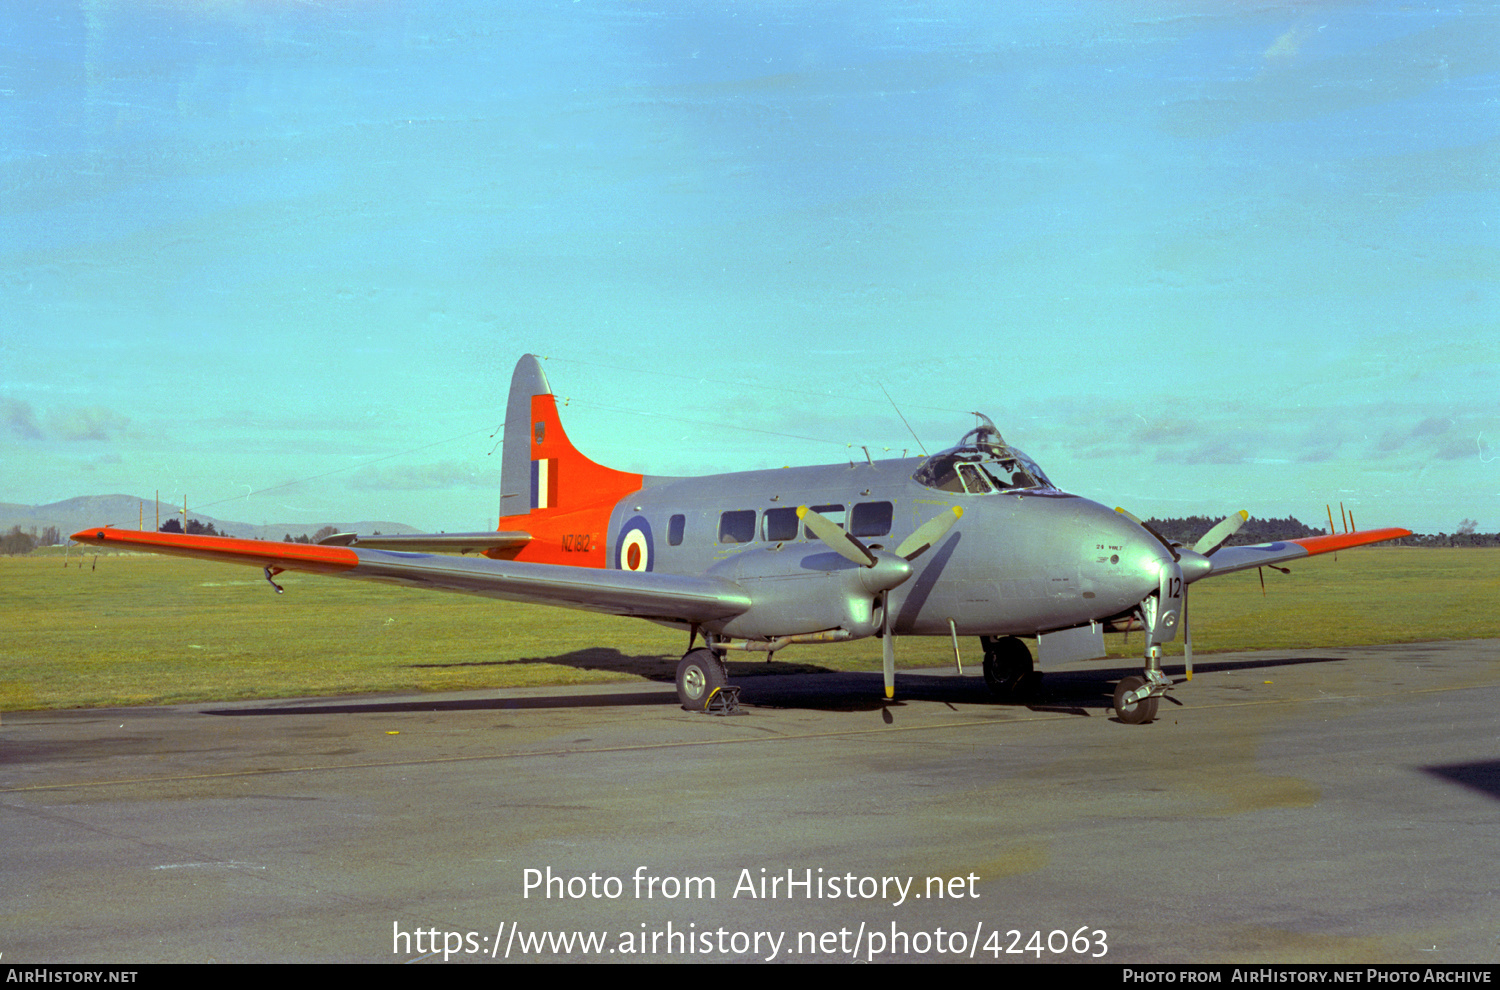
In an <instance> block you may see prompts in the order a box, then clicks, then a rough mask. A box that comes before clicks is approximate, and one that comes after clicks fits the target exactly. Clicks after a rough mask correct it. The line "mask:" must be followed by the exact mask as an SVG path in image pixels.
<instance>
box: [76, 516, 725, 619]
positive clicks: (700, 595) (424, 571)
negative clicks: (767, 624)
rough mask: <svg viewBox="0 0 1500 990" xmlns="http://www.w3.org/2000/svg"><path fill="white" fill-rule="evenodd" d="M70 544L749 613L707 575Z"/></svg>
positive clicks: (632, 609)
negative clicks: (694, 575) (690, 575)
mask: <svg viewBox="0 0 1500 990" xmlns="http://www.w3.org/2000/svg"><path fill="white" fill-rule="evenodd" d="M491 535H493V534H491ZM73 539H74V540H75V541H77V542H79V543H87V544H92V545H94V546H104V547H117V548H119V549H122V550H142V551H146V552H149V553H164V554H171V555H174V556H180V557H199V558H203V559H206V560H220V561H225V562H228V563H235V564H250V565H253V566H256V567H264V568H267V569H268V576H270V575H271V574H274V573H276V572H278V571H308V572H312V573H315V574H328V575H333V576H336V577H346V578H355V579H360V580H366V581H381V582H385V583H387V584H402V585H406V586H408V587H413V588H430V589H433V590H439V591H457V592H461V593H463V594H469V595H480V596H482V597H485V598H499V599H503V600H505V601H513V602H530V603H533V604H538V605H560V606H563V607H566V608H578V609H583V610H585V611H590V612H602V613H605V614H609V615H627V616H633V617H636V618H643V619H660V620H664V621H668V622H684V623H693V622H707V621H712V620H716V619H726V618H730V617H732V616H735V615H738V614H740V613H741V612H744V611H745V610H747V609H748V608H749V607H750V596H749V595H748V594H747V593H746V592H745V589H744V588H742V587H741V586H740V585H738V584H736V583H735V582H733V581H727V580H724V579H722V578H713V577H689V576H685V575H678V574H658V573H655V572H652V571H647V572H637V571H616V570H604V569H601V568H595V567H565V566H561V565H557V564H528V563H520V562H517V561H511V560H491V559H489V558H488V557H480V558H470V557H452V556H437V555H434V554H425V553H402V552H399V551H394V550H374V549H367V548H362V547H342V546H324V545H321V544H305V543H274V542H271V541H270V540H239V539H233V538H230V537H221V536H183V535H180V534H177V533H150V532H142V531H137V530H131V529H114V528H112V527H109V526H96V527H92V528H90V529H85V530H80V531H79V532H77V533H74V534H73Z"/></svg>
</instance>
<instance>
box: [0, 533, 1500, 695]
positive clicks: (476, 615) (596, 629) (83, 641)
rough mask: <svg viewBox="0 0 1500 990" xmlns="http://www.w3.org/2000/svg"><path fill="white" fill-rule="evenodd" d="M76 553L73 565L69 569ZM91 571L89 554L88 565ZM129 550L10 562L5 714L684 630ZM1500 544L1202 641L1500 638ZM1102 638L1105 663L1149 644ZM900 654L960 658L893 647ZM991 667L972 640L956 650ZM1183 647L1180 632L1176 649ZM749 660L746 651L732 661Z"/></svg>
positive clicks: (1287, 601) (738, 669)
mask: <svg viewBox="0 0 1500 990" xmlns="http://www.w3.org/2000/svg"><path fill="white" fill-rule="evenodd" d="M65 561H66V563H67V566H64V564H65ZM80 564H82V566H81V567H80V566H79V565H80ZM277 580H278V581H279V582H280V583H281V584H282V585H284V586H285V587H286V593H285V594H284V595H277V594H275V593H274V592H273V591H272V590H271V587H270V586H269V585H268V584H266V582H265V581H264V580H263V579H262V578H261V576H260V574H259V572H258V571H257V570H255V569H253V568H249V567H236V566H233V565H228V564H218V563H209V562H200V561H191V560H182V559H176V558H170V557H155V556H150V555H136V554H113V555H101V556H99V557H97V558H95V557H94V556H93V555H92V554H90V553H88V552H87V551H85V552H82V553H80V552H79V551H77V550H76V549H75V550H74V552H73V553H72V554H71V556H70V557H68V558H65V557H63V556H62V554H60V553H59V554H57V555H50V554H42V553H38V554H33V555H31V556H27V557H5V558H0V629H3V642H0V710H3V711H16V710H25V709H36V708H86V707H96V706H106V705H155V704H171V703H176V702H188V701H208V700H230V699H237V698H274V697H299V696H305V695H329V694H361V693H369V692H384V691H453V690H466V689H472V688H492V687H513V686H523V685H544V684H577V683H584V682H597V681H611V680H632V679H641V678H645V679H650V680H657V681H666V682H670V681H671V680H672V678H673V673H674V671H675V668H676V664H677V660H678V658H679V657H680V656H681V654H682V652H683V650H684V648H685V646H686V638H687V637H686V635H685V634H684V633H681V632H678V631H675V630H671V629H666V628H662V627H659V626H656V625H653V624H650V623H646V622H640V621H638V620H629V619H616V618H613V617H608V616H596V615H591V614H588V613H584V612H576V611H568V610H563V609H553V608H543V607H539V606H530V605H514V604H509V603H506V602H495V601H489V600H486V599H481V598H470V597H467V596H463V595H449V594H432V593H422V592H417V591H410V590H406V589H402V588H392V587H387V586H384V585H379V584H372V583H367V582H360V581H348V580H341V579H337V578H322V577H313V576H299V575H295V574H282V575H280V576H279V577H278V579H277ZM1497 603H1500V550H1497V549H1459V550H1440V549H1409V548H1383V547H1372V548H1365V549H1360V550H1353V551H1345V552H1343V553H1340V554H1338V555H1337V559H1334V558H1333V557H1332V556H1323V557H1318V558H1315V559H1312V560H1308V561H1303V562H1300V563H1295V564H1293V565H1292V573H1291V574H1290V575H1282V574H1278V573H1276V572H1274V571H1270V570H1268V571H1267V572H1266V593H1265V595H1264V596H1263V595H1262V594H1261V588H1260V582H1259V580H1258V578H1257V576H1256V572H1254V571H1249V572H1245V573H1241V574H1232V575H1228V576H1226V577H1223V578H1218V579H1214V580H1210V581H1205V582H1202V583H1200V584H1196V585H1194V586H1193V590H1192V593H1191V605H1192V619H1193V646H1194V650H1195V652H1196V653H1199V654H1202V653H1208V652H1214V651H1229V650H1275V649H1296V648H1316V647H1336V646H1357V645H1366V644H1371V643H1401V642H1422V641H1426V640H1436V639H1471V638H1494V637H1500V608H1497V607H1496V605H1497ZM1122 639H1123V638H1122V637H1120V636H1110V637H1108V640H1109V646H1110V653H1111V656H1116V657H1138V656H1139V655H1140V653H1141V647H1142V640H1141V635H1140V634H1139V633H1136V634H1134V635H1133V636H1131V637H1130V640H1129V642H1128V643H1126V642H1122ZM898 644H899V645H898V651H897V653H898V658H899V660H900V665H901V666H904V667H929V666H941V665H948V664H951V663H952V662H953V653H952V647H951V645H950V643H949V641H948V640H947V639H946V638H907V639H901V640H899V641H898ZM960 646H961V649H962V650H963V651H964V661H965V665H966V669H967V670H969V671H970V672H972V673H977V672H978V663H979V660H980V653H979V649H978V645H977V643H975V642H974V641H973V640H972V639H967V640H963V641H961V643H960ZM1171 652H1174V653H1180V652H1181V646H1180V643H1173V644H1171ZM740 656H747V657H748V659H744V660H739V659H736V658H737V657H740ZM879 668H880V642H879V640H874V639H871V640H864V641H861V642H856V643H843V644H835V645H830V646H805V647H792V648H789V649H787V650H785V651H783V652H782V653H781V654H779V656H778V660H777V661H776V662H775V663H773V664H766V663H765V662H764V661H763V660H762V659H760V655H757V654H748V655H741V654H731V655H730V671H731V674H732V675H733V676H735V677H737V678H743V677H746V676H750V675H753V674H756V673H760V672H763V671H764V672H771V673H787V672H792V671H797V670H804V671H816V670H878V669H879Z"/></svg>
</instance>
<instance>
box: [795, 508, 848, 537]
mask: <svg viewBox="0 0 1500 990" xmlns="http://www.w3.org/2000/svg"><path fill="white" fill-rule="evenodd" d="M812 510H813V511H814V512H816V513H817V514H818V515H820V516H822V517H823V518H825V519H827V520H828V521H830V522H832V523H834V524H835V525H837V526H838V527H839V528H840V529H842V528H843V526H844V507H843V506H842V505H815V506H813V507H812ZM804 529H805V530H806V531H805V532H804V533H803V535H804V536H805V537H807V538H808V539H809V540H816V539H817V538H818V537H817V534H816V533H814V532H813V531H812V530H810V529H806V527H804Z"/></svg>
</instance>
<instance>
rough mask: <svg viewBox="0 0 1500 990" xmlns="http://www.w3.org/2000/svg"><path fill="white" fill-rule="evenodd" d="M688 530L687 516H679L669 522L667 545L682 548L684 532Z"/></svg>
mask: <svg viewBox="0 0 1500 990" xmlns="http://www.w3.org/2000/svg"><path fill="white" fill-rule="evenodd" d="M686 528H687V516H684V515H682V514H680V513H679V514H678V515H675V516H673V517H672V518H671V519H668V520H667V545H668V546H673V547H680V546H682V531H683V530H684V529H686Z"/></svg>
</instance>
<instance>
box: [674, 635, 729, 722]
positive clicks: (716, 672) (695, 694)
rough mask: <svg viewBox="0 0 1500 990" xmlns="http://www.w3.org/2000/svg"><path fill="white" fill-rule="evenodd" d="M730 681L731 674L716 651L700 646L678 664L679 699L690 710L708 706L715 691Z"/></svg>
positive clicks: (694, 710) (699, 710) (696, 710)
mask: <svg viewBox="0 0 1500 990" xmlns="http://www.w3.org/2000/svg"><path fill="white" fill-rule="evenodd" d="M728 683H729V674H728V673H727V672H726V671H725V670H724V664H723V663H721V662H720V661H719V658H718V657H717V656H715V655H714V651H713V650H710V649H707V648H704V647H700V648H698V649H696V650H690V651H688V653H687V655H686V656H684V657H683V658H682V660H681V661H679V662H678V664H677V700H678V701H680V702H682V707H683V708H684V709H686V710H687V711H690V712H701V711H703V710H705V709H706V708H708V702H709V700H710V699H711V698H713V696H714V692H715V691H717V690H719V689H720V688H722V687H723V686H724V685H726V684H728Z"/></svg>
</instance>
